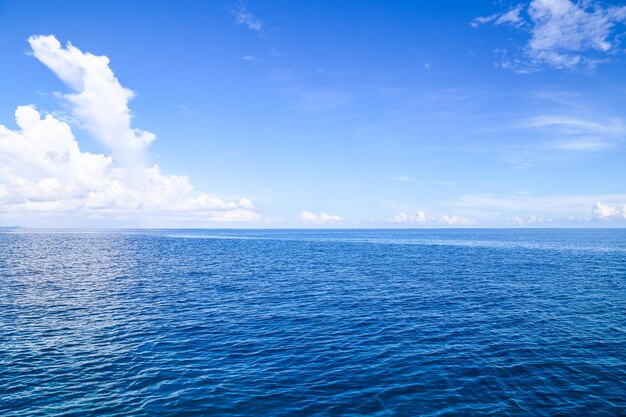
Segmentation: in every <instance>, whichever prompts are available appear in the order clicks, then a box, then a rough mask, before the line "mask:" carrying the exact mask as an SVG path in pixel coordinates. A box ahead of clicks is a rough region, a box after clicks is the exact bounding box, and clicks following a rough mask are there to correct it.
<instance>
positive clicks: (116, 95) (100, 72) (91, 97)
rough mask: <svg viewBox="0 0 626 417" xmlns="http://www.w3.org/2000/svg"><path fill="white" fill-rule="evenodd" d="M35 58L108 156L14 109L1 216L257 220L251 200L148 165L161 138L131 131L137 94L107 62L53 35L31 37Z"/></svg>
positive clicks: (33, 112) (3, 154) (0, 137)
mask: <svg viewBox="0 0 626 417" xmlns="http://www.w3.org/2000/svg"><path fill="white" fill-rule="evenodd" d="M28 41H29V43H30V45H31V47H32V53H33V55H34V56H35V58H37V59H38V60H40V61H41V62H42V63H43V64H45V65H46V66H47V67H48V68H50V69H51V70H52V71H53V72H54V73H55V74H56V75H57V76H58V77H59V78H60V79H61V80H62V81H63V82H64V83H65V84H66V85H67V86H68V87H70V88H71V89H72V90H74V93H72V94H65V95H63V97H64V98H65V99H66V100H67V102H68V103H69V104H70V109H71V115H72V119H75V120H78V122H79V123H80V125H81V127H83V128H85V129H86V130H87V131H88V132H89V133H91V135H92V136H93V137H94V138H96V139H98V140H99V141H101V142H102V143H103V144H104V145H105V146H107V147H108V148H109V149H110V151H111V155H103V154H92V153H89V152H83V151H81V150H80V147H79V144H78V142H77V140H76V138H75V137H74V135H73V133H72V130H71V127H70V125H69V124H68V123H66V122H64V121H61V120H59V119H57V118H55V117H53V116H52V115H50V114H47V115H42V114H41V112H39V111H38V110H37V109H36V108H35V107H34V106H19V107H18V108H17V110H16V111H15V119H16V122H17V126H18V129H16V130H11V129H8V128H7V127H5V126H4V125H0V163H1V165H0V166H1V168H0V210H1V211H2V212H4V213H12V214H16V215H20V214H26V213H42V214H47V215H48V214H51V213H73V214H76V215H82V216H85V217H98V216H107V218H111V217H116V216H118V217H125V218H128V216H138V215H139V214H142V215H143V214H152V215H157V216H165V217H167V218H174V219H192V220H194V221H195V220H200V221H249V220H258V219H259V214H258V212H257V210H256V209H255V207H254V205H253V204H252V202H251V201H249V200H247V199H241V200H239V201H234V202H227V201H224V200H222V199H221V198H218V197H215V196H211V195H209V194H207V193H202V192H197V191H195V190H194V187H193V186H192V185H191V183H190V182H189V179H188V178H187V177H186V176H184V175H182V176H178V175H166V174H163V173H162V172H161V170H160V168H159V166H158V165H152V166H150V165H148V164H147V162H146V160H147V158H146V155H145V150H146V148H147V147H148V146H149V144H150V143H151V142H152V141H153V140H155V138H156V136H155V135H154V134H153V133H151V132H147V131H143V130H140V129H136V128H134V127H132V126H131V112H130V110H129V107H128V102H129V100H130V99H131V98H132V97H133V92H132V91H131V90H129V89H127V88H125V87H123V86H122V85H121V84H120V82H119V81H118V79H117V77H116V76H115V74H114V73H113V71H112V70H111V69H110V67H109V60H108V58H107V57H106V56H95V55H93V54H90V53H88V52H87V53H85V52H82V51H81V50H80V49H78V48H76V47H74V46H72V45H71V44H69V43H68V45H67V46H66V47H62V46H61V44H60V42H59V41H58V40H57V39H56V38H55V37H54V36H33V37H31V38H29V40H28Z"/></svg>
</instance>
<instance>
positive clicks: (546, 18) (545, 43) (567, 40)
mask: <svg viewBox="0 0 626 417" xmlns="http://www.w3.org/2000/svg"><path fill="white" fill-rule="evenodd" d="M522 12H525V14H526V15H527V16H528V17H527V19H525V18H523V17H522ZM625 21H626V6H609V7H603V6H601V5H600V4H599V3H597V2H595V1H589V0H581V1H575V2H574V1H570V0H532V1H531V2H530V3H529V4H527V5H525V6H517V7H516V8H514V9H512V10H510V11H507V12H505V13H496V14H494V15H491V16H487V17H479V18H476V19H474V21H473V22H472V26H474V27H477V26H479V25H481V24H486V23H493V24H496V25H501V24H511V25H513V26H515V27H517V28H522V29H523V30H526V31H528V33H529V35H530V39H529V41H528V43H527V44H526V46H525V47H524V49H523V52H524V55H525V56H526V58H527V59H526V60H521V59H519V58H512V59H511V58H506V57H505V59H504V60H503V62H502V66H503V67H506V68H511V69H514V70H517V71H520V72H529V71H532V70H535V69H537V68H538V67H539V66H541V65H548V66H551V67H554V68H560V69H574V68H577V67H587V68H593V67H594V66H595V65H597V64H598V63H599V62H602V61H603V60H606V58H607V54H608V53H610V52H612V51H614V50H616V49H617V48H616V46H617V43H618V40H617V36H616V31H615V30H614V29H615V26H616V25H617V24H618V23H624V22H625Z"/></svg>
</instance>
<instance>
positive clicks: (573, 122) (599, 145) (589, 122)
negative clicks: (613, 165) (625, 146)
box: [516, 115, 626, 151]
mask: <svg viewBox="0 0 626 417" xmlns="http://www.w3.org/2000/svg"><path fill="white" fill-rule="evenodd" d="M516 127H517V128H522V129H531V130H535V131H537V130H539V131H543V132H546V133H549V134H550V136H551V137H552V138H553V139H551V140H550V141H548V142H546V143H544V144H543V145H542V146H543V147H545V148H553V149H561V150H566V151H602V150H606V149H608V148H611V147H613V146H615V145H616V144H617V143H618V142H619V141H621V140H623V139H624V136H626V123H624V121H623V120H622V119H619V118H612V119H591V118H588V117H587V118H585V117H580V116H570V115H565V116H563V115H543V116H535V117H531V118H528V119H526V120H523V121H522V122H520V123H518V124H517V125H516Z"/></svg>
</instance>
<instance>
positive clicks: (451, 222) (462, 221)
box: [440, 214, 476, 226]
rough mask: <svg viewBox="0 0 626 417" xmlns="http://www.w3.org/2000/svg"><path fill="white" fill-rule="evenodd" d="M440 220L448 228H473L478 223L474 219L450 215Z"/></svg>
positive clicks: (445, 215)
mask: <svg viewBox="0 0 626 417" xmlns="http://www.w3.org/2000/svg"><path fill="white" fill-rule="evenodd" d="M440 220H441V221H442V222H443V223H445V224H447V225H448V226H471V225H473V224H474V223H476V222H475V221H474V220H473V219H468V218H467V217H459V216H454V215H448V214H444V215H443V216H441V219H440Z"/></svg>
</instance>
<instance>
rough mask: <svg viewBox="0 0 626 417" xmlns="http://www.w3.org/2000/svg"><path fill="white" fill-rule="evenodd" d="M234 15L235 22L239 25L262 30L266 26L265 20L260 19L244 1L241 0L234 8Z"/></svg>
mask: <svg viewBox="0 0 626 417" xmlns="http://www.w3.org/2000/svg"><path fill="white" fill-rule="evenodd" d="M233 15H234V16H235V23H236V24H238V25H244V26H246V27H247V28H248V29H250V30H254V31H257V32H259V31H261V30H263V27H264V26H265V25H264V24H263V22H262V21H261V20H260V19H258V18H257V17H256V16H255V15H254V14H252V12H251V11H250V10H248V7H247V6H246V4H245V3H244V2H241V3H239V4H238V5H237V7H236V8H235V9H234V10H233Z"/></svg>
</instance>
